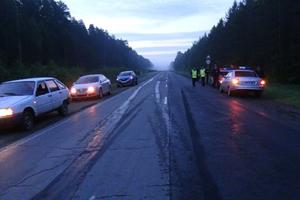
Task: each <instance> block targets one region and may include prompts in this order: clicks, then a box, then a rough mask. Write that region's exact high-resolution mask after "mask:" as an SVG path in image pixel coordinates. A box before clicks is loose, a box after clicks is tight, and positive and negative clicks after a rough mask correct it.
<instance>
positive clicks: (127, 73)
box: [120, 72, 132, 76]
mask: <svg viewBox="0 0 300 200" xmlns="http://www.w3.org/2000/svg"><path fill="white" fill-rule="evenodd" d="M130 75H132V72H121V73H120V76H130Z"/></svg>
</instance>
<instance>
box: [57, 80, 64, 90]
mask: <svg viewBox="0 0 300 200" xmlns="http://www.w3.org/2000/svg"><path fill="white" fill-rule="evenodd" d="M55 82H56V84H57V85H58V87H59V89H61V90H62V89H65V88H66V86H65V85H64V84H63V83H62V82H60V81H59V80H55Z"/></svg>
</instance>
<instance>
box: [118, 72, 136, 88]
mask: <svg viewBox="0 0 300 200" xmlns="http://www.w3.org/2000/svg"><path fill="white" fill-rule="evenodd" d="M116 82H117V86H118V87H121V86H128V85H131V86H133V85H137V84H138V78H137V76H136V74H135V73H134V71H124V72H121V73H120V74H119V75H118V76H117V80H116Z"/></svg>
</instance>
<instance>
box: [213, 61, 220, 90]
mask: <svg viewBox="0 0 300 200" xmlns="http://www.w3.org/2000/svg"><path fill="white" fill-rule="evenodd" d="M219 74H220V71H219V68H218V66H217V65H216V64H215V65H214V69H213V70H212V72H211V76H212V78H213V82H212V86H213V87H218V86H219Z"/></svg>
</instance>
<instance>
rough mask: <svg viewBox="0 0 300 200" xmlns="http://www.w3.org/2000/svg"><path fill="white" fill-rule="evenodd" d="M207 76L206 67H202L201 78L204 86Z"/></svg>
mask: <svg viewBox="0 0 300 200" xmlns="http://www.w3.org/2000/svg"><path fill="white" fill-rule="evenodd" d="M205 77H206V72H205V68H204V67H201V69H200V79H201V83H202V86H203V87H204V86H205Z"/></svg>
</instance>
